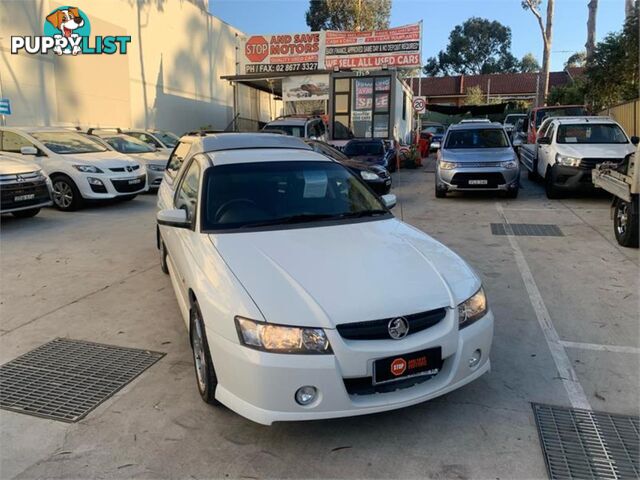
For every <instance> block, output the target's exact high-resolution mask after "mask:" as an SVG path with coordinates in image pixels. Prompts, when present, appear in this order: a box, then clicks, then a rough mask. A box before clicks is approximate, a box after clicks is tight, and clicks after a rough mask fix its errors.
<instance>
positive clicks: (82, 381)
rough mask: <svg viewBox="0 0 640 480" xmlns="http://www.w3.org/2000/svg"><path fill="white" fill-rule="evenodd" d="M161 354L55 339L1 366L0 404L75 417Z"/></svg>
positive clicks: (69, 418)
mask: <svg viewBox="0 0 640 480" xmlns="http://www.w3.org/2000/svg"><path fill="white" fill-rule="evenodd" d="M163 356H164V353H159V352H150V351H147V350H138V349H134V348H125V347H115V346H112V345H102V344H99V343H91V342H84V341H80V340H70V339H67V338H57V339H55V340H53V341H51V342H49V343H45V344H44V345H41V346H40V347H38V348H36V349H35V350H31V351H30V352H27V353H25V354H24V355H22V356H20V357H18V358H16V359H15V360H12V361H10V362H8V363H5V364H4V365H2V366H1V367H0V407H1V408H4V409H6V410H12V411H14V412H20V413H26V414H28V415H35V416H38V417H45V418H52V419H54V420H62V421H64V422H75V421H77V420H80V419H81V418H82V417H84V416H85V415H86V414H87V413H89V412H90V411H91V410H93V409H94V408H95V407H97V406H98V405H99V404H101V403H102V402H104V401H105V400H106V399H107V398H109V397H110V396H111V395H113V394H114V393H116V392H117V391H118V390H120V389H121V388H122V387H124V386H125V385H126V384H127V383H129V382H130V381H132V380H133V379H134V378H136V377H137V376H138V375H140V374H141V373H142V372H143V371H145V370H146V369H147V368H149V367H150V366H151V365H153V364H154V363H156V362H157V361H158V360H159V359H160V358H162V357H163Z"/></svg>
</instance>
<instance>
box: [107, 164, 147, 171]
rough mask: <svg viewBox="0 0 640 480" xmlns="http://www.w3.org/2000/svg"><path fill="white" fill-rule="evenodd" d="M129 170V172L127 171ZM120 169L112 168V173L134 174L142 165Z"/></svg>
mask: <svg viewBox="0 0 640 480" xmlns="http://www.w3.org/2000/svg"><path fill="white" fill-rule="evenodd" d="M127 168H129V170H127ZM127 168H125V167H118V168H110V169H109V170H111V171H112V172H134V171H136V170H138V169H139V168H140V165H134V166H132V167H127Z"/></svg>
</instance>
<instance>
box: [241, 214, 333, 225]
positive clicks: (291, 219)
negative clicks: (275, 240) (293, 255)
mask: <svg viewBox="0 0 640 480" xmlns="http://www.w3.org/2000/svg"><path fill="white" fill-rule="evenodd" d="M334 218H341V217H340V215H334V214H328V213H303V214H300V215H291V216H288V217H280V218H274V219H272V220H266V221H264V222H256V223H248V224H246V225H244V227H268V226H270V225H291V224H294V223H305V222H313V221H315V220H329V219H334Z"/></svg>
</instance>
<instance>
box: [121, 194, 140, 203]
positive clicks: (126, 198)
mask: <svg viewBox="0 0 640 480" xmlns="http://www.w3.org/2000/svg"><path fill="white" fill-rule="evenodd" d="M137 196H138V194H137V193H136V194H135V195H122V196H121V197H118V200H122V201H123V202H128V201H130V200H133V199H134V198H136V197H137Z"/></svg>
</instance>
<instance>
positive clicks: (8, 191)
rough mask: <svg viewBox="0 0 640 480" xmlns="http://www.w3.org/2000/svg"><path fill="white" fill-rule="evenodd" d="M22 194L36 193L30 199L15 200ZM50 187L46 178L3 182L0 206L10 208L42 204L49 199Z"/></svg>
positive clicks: (0, 191)
mask: <svg viewBox="0 0 640 480" xmlns="http://www.w3.org/2000/svg"><path fill="white" fill-rule="evenodd" d="M22 195H34V197H33V198H31V199H29V200H17V201H16V200H15V198H16V197H19V196H22ZM50 199H51V197H50V196H49V189H48V188H47V183H46V182H45V181H44V180H40V181H36V182H20V183H3V184H2V188H0V208H1V209H2V210H9V209H12V208H19V207H29V206H31V205H40V204H42V203H45V202H47V201H49V200H50Z"/></svg>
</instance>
